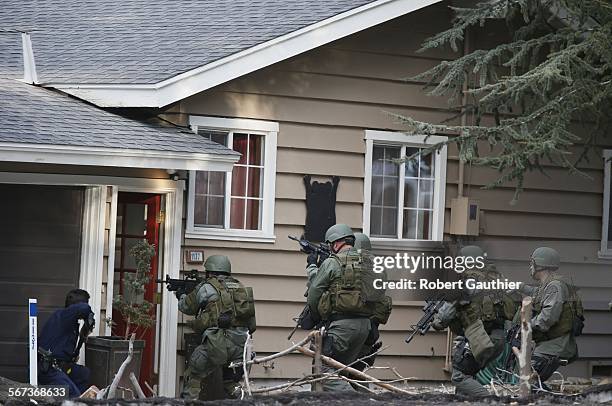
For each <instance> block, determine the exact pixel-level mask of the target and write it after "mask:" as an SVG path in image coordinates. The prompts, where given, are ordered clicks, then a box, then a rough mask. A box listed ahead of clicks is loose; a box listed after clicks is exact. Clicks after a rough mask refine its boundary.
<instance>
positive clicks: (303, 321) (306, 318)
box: [287, 305, 319, 340]
mask: <svg viewBox="0 0 612 406" xmlns="http://www.w3.org/2000/svg"><path fill="white" fill-rule="evenodd" d="M293 321H295V327H293V330H291V333H290V334H289V336H288V337H287V340H291V337H293V335H294V334H295V332H296V331H297V329H298V328H301V329H302V330H312V329H313V328H315V327H316V326H317V325H318V324H319V320H317V319H315V317H314V315H313V314H312V312H311V311H310V306H309V305H306V306H304V309H302V312H301V313H300V314H299V316H297V317H296V318H294V319H293Z"/></svg>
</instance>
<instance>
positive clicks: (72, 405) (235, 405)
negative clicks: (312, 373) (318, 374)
mask: <svg viewBox="0 0 612 406" xmlns="http://www.w3.org/2000/svg"><path fill="white" fill-rule="evenodd" d="M606 386H607V388H606V389H605V390H603V391H601V390H600V391H599V392H598V393H591V394H586V395H584V396H579V397H576V396H535V397H532V398H531V399H529V400H528V401H522V402H517V401H516V400H515V399H510V398H502V399H498V398H495V397H490V398H486V399H482V400H478V401H475V400H474V399H467V398H462V397H457V396H455V395H450V394H440V393H422V394H415V395H395V394H390V393H385V394H378V395H366V394H363V393H356V392H344V393H310V392H292V393H288V394H282V395H275V396H257V397H253V398H251V399H248V400H224V401H215V402H199V401H197V402H184V401H183V400H181V399H168V398H151V399H146V400H141V401H137V400H133V401H127V400H110V401H109V400H104V401H100V400H99V401H95V400H89V401H63V402H62V401H57V402H39V403H38V405H57V406H90V405H91V406H93V405H99V406H102V405H113V406H115V405H125V406H140V405H143V406H145V405H147V406H153V405H159V406H161V405H171V406H182V405H193V406H200V405H201V406H212V405H219V406H264V405H265V406H284V405H287V406H301V405H307V406H348V405H350V406H360V405H373V406H376V405H381V406H382V405H394V406H395V405H397V406H400V405H447V404H470V405H473V406H477V405H492V404H499V403H502V404H510V405H515V404H530V405H553V404H554V405H572V404H581V405H585V404H587V405H588V404H602V403H605V404H612V385H606ZM600 389H604V388H603V387H602V388H600ZM5 405H6V406H25V405H29V406H31V405H33V404H32V403H30V402H28V401H25V400H22V401H13V400H11V401H8V402H6V403H5Z"/></svg>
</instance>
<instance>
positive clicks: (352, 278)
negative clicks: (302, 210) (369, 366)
mask: <svg viewBox="0 0 612 406" xmlns="http://www.w3.org/2000/svg"><path fill="white" fill-rule="evenodd" d="M325 241H326V242H327V243H328V244H330V249H331V252H332V255H330V257H329V258H327V259H325V260H324V261H323V262H322V263H321V266H320V267H319V268H318V270H317V271H316V274H314V276H313V277H312V280H311V281H310V286H309V288H308V295H307V302H308V305H309V306H310V308H311V310H312V312H313V314H314V316H315V317H317V318H319V319H321V320H323V321H324V323H325V326H326V334H325V336H324V337H323V348H322V353H323V354H324V355H326V356H328V357H331V358H333V359H335V360H337V361H339V362H341V363H343V364H350V363H351V362H353V361H355V360H356V359H357V356H358V354H359V352H360V350H361V349H362V347H363V346H364V344H365V342H366V340H367V338H368V336H369V334H370V330H371V327H370V314H371V311H370V310H369V309H367V308H366V306H365V305H364V303H363V302H362V301H360V300H359V298H360V297H363V296H364V292H362V291H360V290H359V288H358V286H361V285H362V283H361V280H358V279H359V278H360V277H361V274H362V272H361V270H360V269H361V268H360V266H361V265H360V264H361V256H360V254H359V252H358V251H357V250H356V249H355V248H354V244H355V235H354V234H353V230H351V228H350V227H349V226H347V225H346V224H335V225H333V226H331V227H330V228H329V229H328V230H327V232H326V233H325ZM322 370H323V373H326V372H331V371H333V369H332V368H330V367H328V366H325V365H324V366H323V368H322ZM323 389H324V390H326V391H340V390H352V388H351V386H350V385H349V384H348V383H347V382H346V381H343V380H326V381H325V382H324V384H323Z"/></svg>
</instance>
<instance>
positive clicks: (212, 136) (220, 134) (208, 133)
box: [198, 128, 227, 145]
mask: <svg viewBox="0 0 612 406" xmlns="http://www.w3.org/2000/svg"><path fill="white" fill-rule="evenodd" d="M198 134H199V135H201V136H202V137H204V138H206V139H208V140H211V141H212V142H216V143H218V144H222V145H227V132H225V131H214V130H207V129H206V128H201V129H200V128H198Z"/></svg>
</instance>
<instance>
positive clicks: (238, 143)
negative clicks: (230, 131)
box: [232, 133, 248, 164]
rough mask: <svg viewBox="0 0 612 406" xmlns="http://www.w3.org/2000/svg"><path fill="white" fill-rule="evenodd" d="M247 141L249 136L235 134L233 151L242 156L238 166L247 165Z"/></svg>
mask: <svg viewBox="0 0 612 406" xmlns="http://www.w3.org/2000/svg"><path fill="white" fill-rule="evenodd" d="M247 139H248V135H247V134H237V133H234V145H233V146H232V149H233V150H234V151H237V152H240V153H241V154H242V156H241V157H240V160H239V161H238V162H237V163H238V164H246V163H247V160H246V159H247V156H246V155H247Z"/></svg>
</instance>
